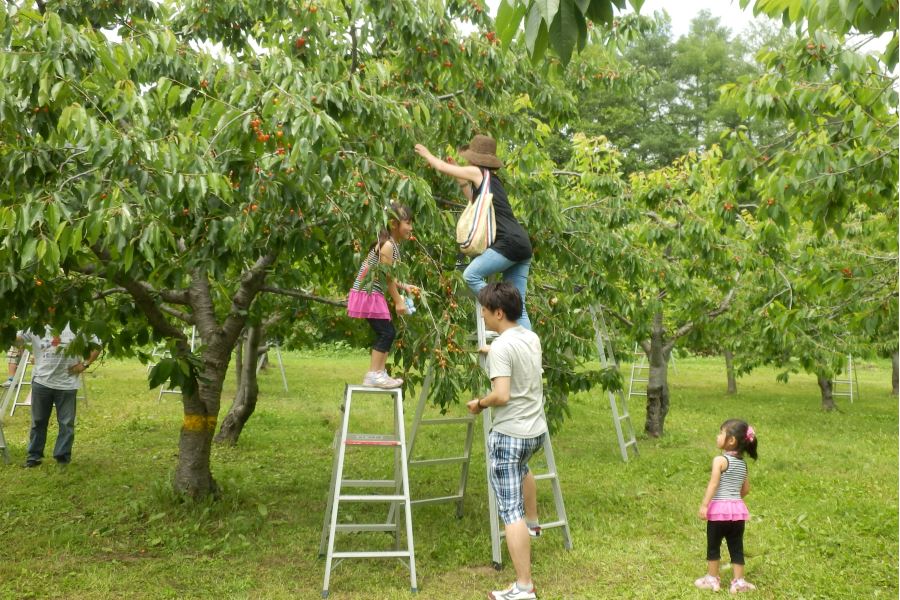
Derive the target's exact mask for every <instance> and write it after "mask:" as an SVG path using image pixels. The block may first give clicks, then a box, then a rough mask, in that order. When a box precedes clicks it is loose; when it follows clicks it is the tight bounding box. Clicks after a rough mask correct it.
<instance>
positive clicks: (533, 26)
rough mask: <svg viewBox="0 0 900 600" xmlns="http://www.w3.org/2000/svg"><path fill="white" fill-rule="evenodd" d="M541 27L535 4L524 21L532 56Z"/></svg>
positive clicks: (534, 54) (526, 44)
mask: <svg viewBox="0 0 900 600" xmlns="http://www.w3.org/2000/svg"><path fill="white" fill-rule="evenodd" d="M543 25H544V22H543V21H542V20H541V11H540V9H539V8H538V5H537V3H535V4H532V5H531V10H530V11H529V12H528V19H527V20H526V21H525V47H526V48H528V52H530V53H531V55H532V56H536V55H537V53H536V52H535V50H534V48H535V41H537V38H538V33H540V30H541V27H542V26H543ZM413 116H415V108H414V109H413Z"/></svg>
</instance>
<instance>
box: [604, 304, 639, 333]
mask: <svg viewBox="0 0 900 600" xmlns="http://www.w3.org/2000/svg"><path fill="white" fill-rule="evenodd" d="M600 308H602V309H603V310H605V311H606V312H608V313H609V314H611V315H612V316H614V317H615V318H616V319H617V320H618V321H619V322H620V323H622V325H624V326H625V327H628V328H630V329H634V323H632V322H631V321H629V320H628V319H627V318H626V317H624V316H622V315H621V314H619V313H618V312H616V311H614V310H613V309H611V308H610V307H608V306H605V305H603V304H601V305H600Z"/></svg>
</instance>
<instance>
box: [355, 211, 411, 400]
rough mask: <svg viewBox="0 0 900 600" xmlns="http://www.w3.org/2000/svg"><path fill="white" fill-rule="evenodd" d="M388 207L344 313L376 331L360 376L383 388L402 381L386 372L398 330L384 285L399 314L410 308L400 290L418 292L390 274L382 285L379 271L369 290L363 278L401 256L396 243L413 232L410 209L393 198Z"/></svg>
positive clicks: (398, 385)
mask: <svg viewBox="0 0 900 600" xmlns="http://www.w3.org/2000/svg"><path fill="white" fill-rule="evenodd" d="M390 211H391V218H390V219H389V220H388V228H387V229H382V230H381V231H380V232H379V234H378V241H376V242H375V244H374V245H373V246H372V248H371V249H370V250H369V253H368V255H367V256H366V259H365V260H364V261H363V264H362V266H361V267H360V268H359V272H358V273H357V275H356V281H354V283H353V289H352V290H350V295H349V297H348V299H347V314H349V315H350V316H351V317H355V318H357V319H365V320H367V321H368V322H369V325H370V326H371V327H372V329H373V330H374V331H375V343H374V344H373V345H372V359H371V362H370V364H369V372H368V373H366V376H365V378H364V379H363V385H369V386H373V387H379V388H385V389H389V388H396V387H400V386H401V385H402V384H403V380H402V379H394V378H393V377H391V376H390V375H388V374H387V371H385V368H384V366H385V363H386V362H387V356H388V352H389V351H390V349H391V344H393V342H394V338H395V337H396V335H397V331H396V330H395V329H394V325H393V323H391V312H390V310H388V303H387V300H386V299H385V288H387V296H389V297H390V299H391V302H392V303H393V305H394V310H395V311H396V312H397V314H398V315H400V314H406V313H408V312H409V311H408V309H407V307H406V303H405V302H404V300H403V296H401V295H400V291H399V290H401V289H402V290H404V291H406V292H409V293H412V294H417V293H418V291H419V288H417V287H416V286H414V285H409V284H406V283H400V282H398V281H396V280H394V279H393V278H392V277H390V276H388V277H387V285H385V284H384V282H383V281H382V278H381V277H380V276H379V275H378V274H375V276H374V281H373V282H372V288H371V291H367V289H366V288H367V285H366V282H365V280H366V276H367V275H368V274H369V272H370V271H371V270H373V269H375V268H376V267H377V266H378V264H379V263H380V264H384V265H392V264H394V263H395V262H397V261H398V260H400V248H399V245H400V243H401V242H404V241H406V240H408V239H409V236H410V235H412V229H413V226H412V212H411V211H410V210H409V207H407V206H403V205H400V204H397V203H395V202H392V203H391V206H390Z"/></svg>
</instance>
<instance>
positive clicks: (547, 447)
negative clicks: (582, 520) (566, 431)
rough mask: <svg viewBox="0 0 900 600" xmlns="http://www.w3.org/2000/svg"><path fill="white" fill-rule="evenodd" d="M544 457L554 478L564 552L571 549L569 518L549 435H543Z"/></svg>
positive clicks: (554, 495) (554, 497) (554, 499)
mask: <svg viewBox="0 0 900 600" xmlns="http://www.w3.org/2000/svg"><path fill="white" fill-rule="evenodd" d="M544 455H545V456H546V457H547V469H548V470H549V471H550V472H551V473H553V474H554V475H555V476H554V477H553V478H552V479H551V480H550V482H551V484H552V488H553V504H554V507H555V508H556V518H557V520H558V521H561V522H562V523H563V525H562V530H563V546H564V547H565V548H566V550H571V549H572V535H571V532H570V531H569V517H568V516H567V515H566V505H565V502H564V501H563V495H562V486H560V483H559V471H557V469H556V457H555V456H554V455H553V444H552V443H551V442H550V434H549V433H545V434H544Z"/></svg>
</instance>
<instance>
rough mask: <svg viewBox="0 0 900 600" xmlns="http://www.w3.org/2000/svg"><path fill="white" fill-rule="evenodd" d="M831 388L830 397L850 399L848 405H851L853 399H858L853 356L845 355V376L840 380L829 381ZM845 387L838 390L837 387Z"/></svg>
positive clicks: (857, 380) (857, 384)
mask: <svg viewBox="0 0 900 600" xmlns="http://www.w3.org/2000/svg"><path fill="white" fill-rule="evenodd" d="M831 383H832V388H831V395H832V396H840V397H843V398H850V404H853V399H854V398H859V379H857V378H856V369H855V368H854V367H853V355H852V354H848V355H847V369H846V371H845V376H844V378H842V379H838V378H834V379H832V380H831ZM839 385H840V386H846V387H842V388H841V389H840V390H839V389H838V386H839Z"/></svg>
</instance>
